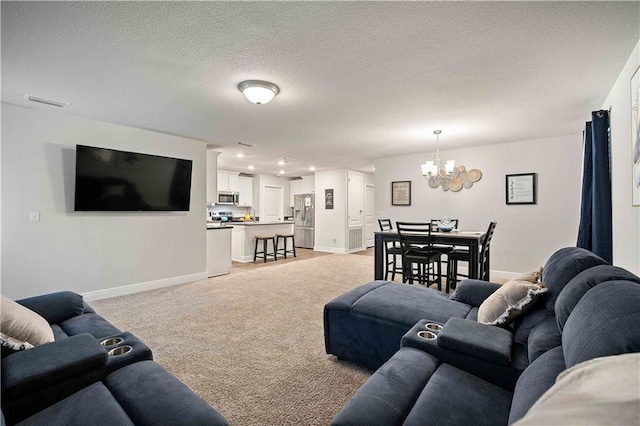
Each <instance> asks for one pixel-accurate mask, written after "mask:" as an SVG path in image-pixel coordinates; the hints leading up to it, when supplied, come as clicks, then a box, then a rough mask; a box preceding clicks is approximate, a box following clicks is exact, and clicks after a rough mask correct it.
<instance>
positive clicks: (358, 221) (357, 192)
mask: <svg viewBox="0 0 640 426" xmlns="http://www.w3.org/2000/svg"><path fill="white" fill-rule="evenodd" d="M348 177H349V186H348V188H349V189H348V194H347V197H348V198H349V227H354V226H362V225H364V199H363V198H364V197H363V194H362V192H363V190H364V187H363V179H362V173H356V172H349V173H348Z"/></svg>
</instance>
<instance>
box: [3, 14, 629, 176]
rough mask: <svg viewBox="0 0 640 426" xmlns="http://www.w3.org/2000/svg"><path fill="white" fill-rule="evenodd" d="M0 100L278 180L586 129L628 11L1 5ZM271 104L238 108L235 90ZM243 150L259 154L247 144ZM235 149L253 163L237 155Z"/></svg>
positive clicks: (625, 44)
mask: <svg viewBox="0 0 640 426" xmlns="http://www.w3.org/2000/svg"><path fill="white" fill-rule="evenodd" d="M1 12H2V30H1V31H2V100H3V101H4V102H8V103H12V104H19V105H26V104H29V106H30V107H34V108H53V107H47V106H38V105H36V104H33V103H30V102H27V101H25V100H24V99H23V97H24V95H25V94H26V93H28V94H30V95H36V96H40V97H45V98H53V99H57V100H62V101H67V102H71V106H70V107H69V109H68V110H66V111H67V112H68V113H69V114H77V115H81V116H85V117H91V118H94V119H98V120H103V121H107V122H111V123H117V124H123V125H127V126H133V127H139V128H145V129H152V130H156V131H159V132H164V133H169V134H175V135H180V136H186V137H189V138H194V139H199V140H202V141H203V142H206V143H208V144H209V146H210V147H216V148H218V150H219V151H221V152H222V155H221V156H220V157H219V167H220V168H225V169H235V170H240V171H247V172H248V170H246V166H247V165H248V164H254V165H256V167H257V169H256V170H255V172H259V173H274V172H276V171H277V170H278V169H279V168H280V167H279V166H277V165H276V161H277V160H278V158H280V157H283V156H286V157H289V158H291V159H293V160H289V163H288V164H287V165H286V166H285V167H284V169H285V170H286V172H287V174H286V175H287V176H297V175H300V174H309V172H308V171H307V167H308V166H310V165H314V166H316V167H317V168H318V170H326V169H332V168H352V169H358V170H363V171H370V170H371V168H372V165H373V163H372V161H373V160H374V159H375V158H380V157H388V156H394V155H406V154H411V153H419V152H426V151H433V150H434V149H435V137H434V135H433V134H432V132H433V130H435V129H442V130H443V134H442V136H441V148H443V149H449V148H454V147H455V148H458V147H467V146H475V145H483V144H494V143H502V142H512V141H519V140H532V139H537V138H543V137H548V136H557V135H564V134H570V133H578V132H580V130H581V128H582V126H583V124H584V121H586V120H587V119H588V118H589V112H590V111H591V110H594V109H599V108H600V107H601V106H602V102H604V98H605V97H606V95H607V93H608V91H609V89H610V88H611V86H612V85H613V83H614V81H615V79H616V77H617V76H618V73H619V72H620V70H621V69H622V67H623V65H624V63H625V61H626V59H627V58H628V56H629V54H630V53H631V51H632V49H633V47H634V46H635V44H636V42H637V41H638V38H639V23H638V22H639V18H640V12H639V2H635V1H634V2H602V3H600V2H188V3H185V2H151V3H147V2H126V3H121V2H28V3H25V2H15V3H13V2H2V11H1ZM248 79H261V80H267V81H270V82H273V83H275V84H276V85H278V86H279V87H280V94H279V95H278V96H277V97H276V98H275V99H274V100H273V101H272V102H271V103H269V104H267V105H261V106H258V105H254V104H251V103H249V102H248V101H247V100H246V99H244V97H243V96H242V95H241V93H240V92H239V91H238V89H237V85H238V83H240V82H241V81H243V80H248ZM238 141H243V142H247V143H251V144H256V145H257V146H256V147H253V148H242V147H240V146H238V145H237V144H236V142H238ZM237 152H244V153H245V154H246V155H247V157H246V158H244V159H238V158H236V157H235V154H236V153H237Z"/></svg>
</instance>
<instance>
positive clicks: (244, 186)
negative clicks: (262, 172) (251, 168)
mask: <svg viewBox="0 0 640 426" xmlns="http://www.w3.org/2000/svg"><path fill="white" fill-rule="evenodd" d="M238 196H239V203H238V204H239V205H241V206H253V178H252V177H247V176H238Z"/></svg>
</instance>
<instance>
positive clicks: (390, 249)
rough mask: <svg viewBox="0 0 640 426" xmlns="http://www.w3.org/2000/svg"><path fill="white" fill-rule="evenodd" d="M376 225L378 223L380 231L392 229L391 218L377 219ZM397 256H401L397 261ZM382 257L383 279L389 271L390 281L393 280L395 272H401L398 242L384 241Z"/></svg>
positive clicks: (400, 254)
mask: <svg viewBox="0 0 640 426" xmlns="http://www.w3.org/2000/svg"><path fill="white" fill-rule="evenodd" d="M378 225H380V230H381V231H393V225H392V224H391V219H378ZM398 257H400V258H401V260H400V262H398V261H397V260H398ZM384 258H385V263H384V279H385V280H388V279H389V273H391V281H395V279H396V273H398V274H402V250H401V249H400V244H399V243H396V242H395V241H387V242H385V244H384ZM389 267H391V269H389Z"/></svg>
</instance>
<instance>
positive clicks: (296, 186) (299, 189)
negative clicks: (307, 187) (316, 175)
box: [289, 179, 304, 207]
mask: <svg viewBox="0 0 640 426" xmlns="http://www.w3.org/2000/svg"><path fill="white" fill-rule="evenodd" d="M303 193H304V186H303V182H302V179H296V180H290V181H289V207H293V196H294V195H296V194H303Z"/></svg>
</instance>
